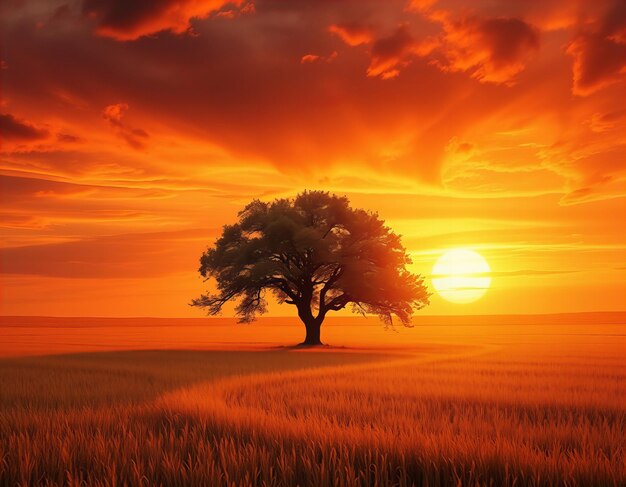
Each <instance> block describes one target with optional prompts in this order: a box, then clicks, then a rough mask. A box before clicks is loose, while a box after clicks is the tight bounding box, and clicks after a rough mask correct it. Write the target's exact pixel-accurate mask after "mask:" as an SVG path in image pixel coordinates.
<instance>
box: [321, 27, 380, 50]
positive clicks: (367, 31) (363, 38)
mask: <svg viewBox="0 0 626 487" xmlns="http://www.w3.org/2000/svg"><path fill="white" fill-rule="evenodd" d="M374 31H375V29H374V27H373V26H372V25H362V24H359V23H356V22H352V23H346V24H331V25H330V26H328V32H331V33H332V34H336V35H337V36H339V38H340V39H341V40H342V41H343V42H345V43H346V44H348V45H349V46H360V45H361V44H369V43H370V42H372V41H373V40H374Z"/></svg>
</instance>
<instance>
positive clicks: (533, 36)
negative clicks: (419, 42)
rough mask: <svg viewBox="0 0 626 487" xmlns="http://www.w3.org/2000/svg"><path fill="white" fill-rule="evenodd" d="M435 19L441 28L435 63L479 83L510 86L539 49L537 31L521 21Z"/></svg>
mask: <svg viewBox="0 0 626 487" xmlns="http://www.w3.org/2000/svg"><path fill="white" fill-rule="evenodd" d="M439 18H440V19H441V22H442V25H443V29H444V34H443V36H442V43H441V49H440V54H441V55H442V56H443V60H437V61H436V63H437V65H438V66H440V67H441V69H443V70H444V71H463V72H469V73H470V74H471V76H472V77H473V78H476V79H477V80H479V81H481V82H491V83H505V84H510V83H512V82H513V81H514V80H515V76H516V75H517V74H518V73H520V72H521V71H522V70H523V69H524V68H525V66H526V63H527V62H528V61H529V59H531V58H532V56H533V55H534V54H535V53H536V51H537V50H538V49H539V33H538V31H537V29H535V28H534V27H532V26H531V25H529V24H527V23H526V22H524V21H523V20H521V19H517V18H487V19H482V18H476V17H469V18H465V19H461V20H459V21H453V20H449V18H448V16H441V17H439Z"/></svg>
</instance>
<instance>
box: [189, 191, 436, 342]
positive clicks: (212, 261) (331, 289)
mask: <svg viewBox="0 0 626 487" xmlns="http://www.w3.org/2000/svg"><path fill="white" fill-rule="evenodd" d="M410 263H411V260H410V258H409V256H408V255H407V253H406V251H405V249H404V247H403V246H402V244H401V242H400V237H399V236H398V235H396V234H394V233H393V232H392V231H391V230H390V229H389V227H386V226H385V224H384V222H383V221H382V220H381V219H380V218H378V215H376V214H373V213H369V212H366V211H364V210H360V209H353V208H351V207H350V204H349V201H348V199H347V198H345V197H338V196H335V195H331V194H329V193H327V192H322V191H305V192H304V193H301V194H299V195H297V196H296V197H295V198H294V199H277V200H275V201H273V202H271V203H264V202H262V201H259V200H254V201H252V202H251V203H250V204H248V205H247V206H246V207H245V208H244V209H243V210H242V211H241V212H240V213H239V221H238V223H235V224H234V225H225V226H224V229H223V232H222V235H221V237H220V238H218V239H217V241H216V242H215V246H214V247H212V248H209V249H208V250H207V251H206V252H205V253H204V254H203V255H202V257H201V258H200V269H199V271H200V274H201V275H202V277H204V278H205V280H208V279H210V278H214V279H215V281H217V292H216V293H209V294H205V295H202V296H200V297H199V298H197V299H194V300H193V301H192V303H191V305H192V306H199V307H202V308H206V309H207V310H208V313H209V314H210V315H216V314H219V313H220V312H221V310H222V307H223V306H224V304H225V303H227V302H228V301H230V300H233V299H239V303H238V305H237V307H236V314H237V315H238V316H239V321H240V322H250V321H252V320H254V318H255V317H256V315H258V314H263V313H265V311H266V309H267V302H266V299H265V295H266V291H271V292H272V293H273V294H274V296H275V297H276V299H277V300H278V302H279V303H288V304H291V305H294V306H295V307H296V308H297V310H298V316H299V317H300V319H301V320H302V322H303V323H304V326H305V327H306V338H305V340H304V342H303V345H321V341H320V328H321V325H322V322H323V321H324V318H325V317H326V314H327V313H328V312H329V311H339V310H341V309H343V308H345V307H346V306H349V305H350V306H351V307H352V310H353V311H354V312H359V313H362V314H375V315H378V316H379V317H380V318H381V319H382V320H383V321H384V322H385V323H386V324H387V325H390V324H392V317H393V316H394V315H395V316H396V317H397V318H398V319H399V320H400V321H401V322H402V323H403V324H404V325H407V326H409V325H410V320H411V316H412V314H413V312H414V311H415V310H417V309H420V308H422V307H423V306H425V305H426V304H428V297H429V293H428V291H427V289H426V287H425V286H424V283H423V279H422V278H421V277H420V276H418V275H414V274H411V273H410V272H409V271H407V269H406V264H410Z"/></svg>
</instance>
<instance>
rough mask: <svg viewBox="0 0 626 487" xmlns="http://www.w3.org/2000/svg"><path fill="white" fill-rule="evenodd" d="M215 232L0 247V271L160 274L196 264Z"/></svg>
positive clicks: (126, 275)
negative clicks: (0, 267) (0, 265)
mask: <svg viewBox="0 0 626 487" xmlns="http://www.w3.org/2000/svg"><path fill="white" fill-rule="evenodd" d="M214 234H215V230H213V231H207V230H182V231H175V232H154V233H142V234H124V235H115V236H102V237H100V236H98V237H91V238H84V239H81V240H78V241H75V242H62V243H51V244H45V245H28V246H22V247H10V248H0V262H1V263H2V273H3V274H23V275H35V276H45V277H67V278H99V279H106V278H138V277H154V276H165V275H169V274H174V273H177V272H180V271H181V270H193V269H195V268H196V267H197V262H198V258H199V257H200V255H201V253H202V251H203V250H204V249H205V248H206V246H207V245H208V244H210V243H211V241H212V238H213V236H214ZM95 256H97V258H96V257H95Z"/></svg>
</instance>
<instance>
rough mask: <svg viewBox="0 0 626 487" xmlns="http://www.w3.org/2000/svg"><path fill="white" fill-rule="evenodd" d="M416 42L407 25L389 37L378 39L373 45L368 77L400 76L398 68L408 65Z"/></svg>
mask: <svg viewBox="0 0 626 487" xmlns="http://www.w3.org/2000/svg"><path fill="white" fill-rule="evenodd" d="M414 45H415V40H414V39H413V37H412V36H411V34H410V33H409V29H408V26H407V25H401V26H399V27H398V28H397V29H396V30H395V32H394V33H393V34H391V35H390V36H388V37H382V38H380V39H377V40H376V41H375V42H374V43H373V45H372V52H371V62H370V65H369V67H368V68H367V75H368V76H380V77H381V78H383V79H389V78H395V77H396V76H398V74H400V71H399V69H398V67H399V66H400V65H402V64H403V63H407V62H408V61H407V55H408V54H410V53H411V50H412V47H413V46H414Z"/></svg>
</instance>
